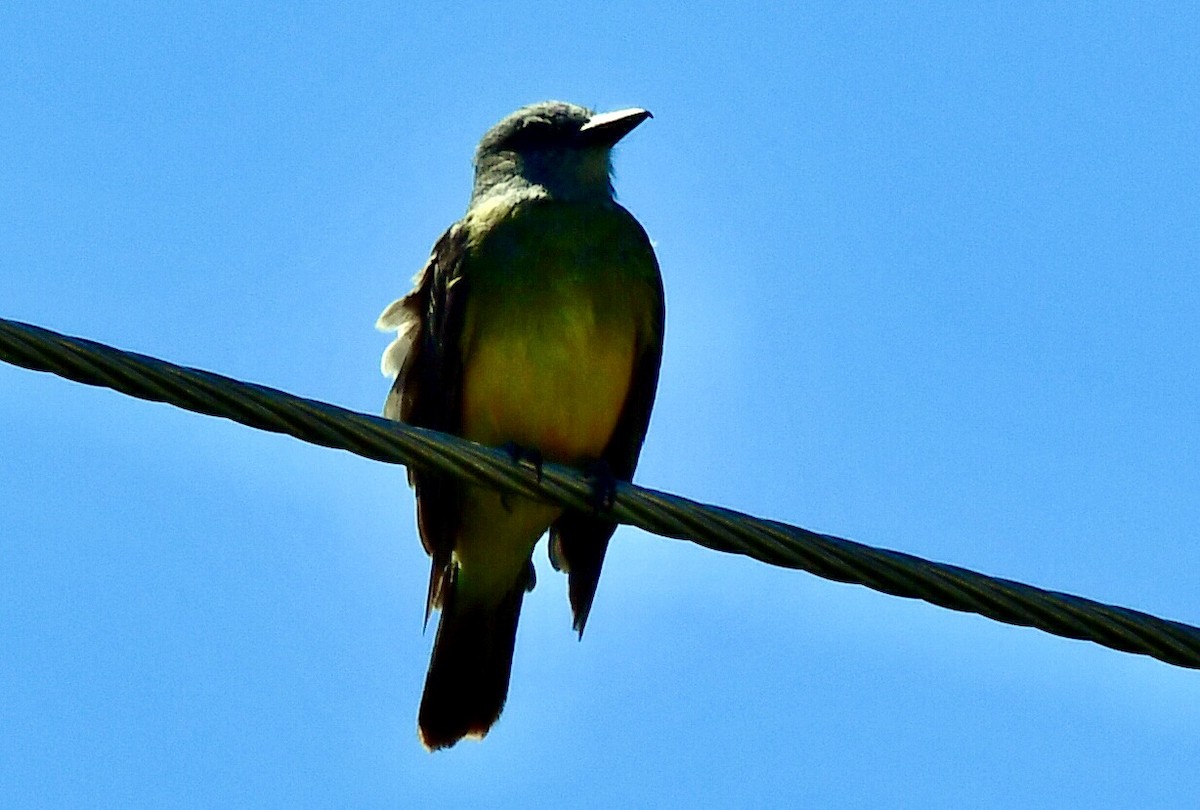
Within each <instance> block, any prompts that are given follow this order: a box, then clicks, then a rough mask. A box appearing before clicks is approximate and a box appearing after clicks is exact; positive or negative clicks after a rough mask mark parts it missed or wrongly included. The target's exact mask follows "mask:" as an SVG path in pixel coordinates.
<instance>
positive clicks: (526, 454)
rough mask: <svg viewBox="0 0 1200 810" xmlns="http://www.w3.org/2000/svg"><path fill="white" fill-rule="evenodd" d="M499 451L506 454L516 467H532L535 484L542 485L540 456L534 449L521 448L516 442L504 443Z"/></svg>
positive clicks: (541, 461)
mask: <svg viewBox="0 0 1200 810" xmlns="http://www.w3.org/2000/svg"><path fill="white" fill-rule="evenodd" d="M500 449H501V450H503V451H504V452H506V453H508V456H509V458H511V459H512V460H513V463H514V464H516V465H518V466H529V467H533V473H534V475H535V476H537V482H538V483H539V484H540V483H542V464H543V459H542V454H541V452H540V451H539V450H538V449H537V448H535V447H522V446H521V445H519V444H517V443H516V442H505V443H504V444H502V445H501V446H500Z"/></svg>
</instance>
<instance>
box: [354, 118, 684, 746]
mask: <svg viewBox="0 0 1200 810" xmlns="http://www.w3.org/2000/svg"><path fill="white" fill-rule="evenodd" d="M649 117H651V116H650V113H649V112H648V111H646V110H643V109H640V108H628V109H621V110H616V111H614V112H607V113H596V112H594V111H592V110H591V109H588V108H586V107H582V106H579V105H576V104H569V103H566V102H561V101H546V102H541V103H537V104H531V105H528V106H525V107H522V108H520V109H518V110H516V111H515V112H513V113H512V114H510V115H508V116H506V117H505V118H504V119H503V120H501V121H500V122H499V123H497V124H496V125H495V126H493V127H492V128H491V129H489V130H488V131H487V132H486V133H485V134H484V136H483V138H482V139H481V140H480V142H479V145H478V147H477V149H476V150H475V156H474V183H473V187H472V191H471V196H470V200H469V203H468V206H467V210H466V213H465V215H464V216H463V217H462V219H460V220H458V221H457V222H455V223H454V224H452V225H451V226H450V227H449V229H448V230H446V232H445V233H444V234H443V235H442V236H441V238H439V239H438V240H437V242H436V243H435V245H434V248H433V251H432V254H431V255H430V257H429V259H428V261H427V262H426V263H425V265H424V267H423V268H422V269H421V270H420V271H419V272H418V273H417V275H416V276H415V277H414V279H413V284H414V286H413V289H412V290H411V292H409V293H408V294H407V295H405V296H404V297H402V298H399V299H397V300H396V301H394V302H392V303H391V304H390V305H389V306H388V307H387V308H386V309H385V310H384V312H383V314H382V315H381V316H380V317H379V320H378V322H377V324H376V325H377V327H378V328H379V329H381V330H383V331H395V332H396V337H395V339H394V340H393V341H392V342H391V344H390V345H389V346H388V347H387V349H386V350H385V351H384V354H383V360H382V369H383V372H384V374H385V375H386V376H389V377H393V378H394V382H393V385H392V388H391V390H390V392H389V394H388V397H387V400H386V402H385V405H384V416H386V417H387V418H389V419H393V420H397V421H400V422H405V423H407V424H411V425H416V426H419V427H424V428H432V429H434V430H440V431H444V432H447V433H451V434H454V435H456V436H461V437H463V438H466V439H469V440H472V441H475V442H479V443H482V444H486V445H492V446H502V447H506V448H508V449H509V451H510V452H512V453H513V458H514V460H515V461H517V462H521V461H533V462H534V463H535V464H536V465H538V469H539V470H540V465H541V463H542V461H543V460H546V461H552V462H557V463H562V464H567V465H572V466H575V467H577V468H581V469H584V470H586V471H589V472H590V474H592V476H593V478H594V479H595V480H597V481H604V480H607V481H608V482H609V484H610V486H611V487H615V482H616V481H630V480H632V478H633V474H634V468H635V467H636V466H637V461H638V456H639V454H640V453H641V448H642V444H643V442H644V440H645V436H646V431H647V427H648V425H649V421H650V411H651V408H652V406H653V404H654V397H655V392H656V390H657V387H658V377H659V368H660V365H661V361H662V349H663V336H664V325H665V302H664V294H663V283H662V276H661V273H660V270H659V265H658V260H657V258H656V256H655V253H654V248H653V246H652V245H651V242H650V239H649V237H648V236H647V235H646V231H645V230H644V229H643V228H642V226H641V224H640V223H639V222H638V221H637V220H636V219H635V218H634V217H633V215H632V214H630V213H629V212H628V211H627V210H626V209H625V208H623V207H622V206H621V205H620V204H618V203H617V202H616V200H615V198H614V191H613V185H612V176H613V172H612V149H613V146H614V145H616V143H617V142H618V141H620V140H621V139H622V138H623V137H625V136H626V135H627V134H629V133H630V132H631V131H632V130H633V129H634V128H635V127H637V126H638V125H639V124H641V123H642V122H643V121H645V120H646V119H647V118H649ZM408 480H409V484H410V485H411V486H412V488H413V490H414V492H415V495H416V513H417V528H418V533H419V535H420V538H421V543H422V545H423V546H424V548H425V551H426V553H427V554H428V555H429V557H430V561H431V571H430V576H429V588H428V591H427V593H426V599H425V620H426V623H428V620H429V616H430V614H431V611H433V610H435V609H436V610H438V611H439V612H440V615H439V619H438V628H437V633H436V636H435V638H434V643H433V652H432V655H431V658H430V663H429V669H428V672H427V674H426V676H425V685H424V690H423V692H422V696H421V702H420V707H419V709H418V717H417V726H418V734H419V737H420V740H421V742H422V744H423V745H424V746H425V747H426V748H427V749H428V750H430V751H435V750H438V749H442V748H447V747H449V746H452V745H454V744H456V743H457V742H458V741H459V740H461V739H463V738H464V737H466V738H472V739H482V738H483V737H484V736H485V735H486V734H487V733H488V731H489V730H490V729H491V728H492V726H493V725H494V724H495V722H496V721H497V719H498V718H499V717H500V713H501V711H502V710H503V708H504V703H505V700H506V698H507V694H508V687H509V680H510V676H511V671H512V660H513V650H514V647H515V644H516V633H517V621H518V618H519V616H520V611H521V604H522V602H523V600H524V597H525V594H526V592H527V591H530V590H532V589H533V585H534V568H533V561H532V557H533V552H534V548H535V546H536V544H537V542H538V541H539V540H540V539H541V537H542V536H543V535H544V534H545V533H546V532H547V531H549V533H550V542H549V553H550V560H551V563H552V564H553V567H554V568H555V569H556V570H559V571H563V572H565V573H566V575H567V591H568V600H569V603H570V607H571V611H572V616H573V621H572V625H573V628H574V630H575V631H576V632H577V633H578V634H579V637H580V638H582V636H583V630H584V627H585V625H586V624H587V620H588V614H589V612H590V611H591V607H592V603H593V599H594V597H595V594H596V586H597V583H598V581H599V578H600V569H601V566H602V565H603V563H604V555H605V551H606V550H607V548H608V543H609V540H610V538H611V537H612V534H613V532H614V530H615V529H616V524H615V522H613V521H612V520H611V519H610V518H607V517H605V515H604V514H603V510H602V504H599V503H598V504H597V505H596V508H594V509H591V510H578V509H564V508H562V507H560V506H555V505H551V504H548V503H543V502H540V501H534V500H531V499H527V498H522V497H518V496H511V495H501V494H500V493H498V492H495V491H492V490H490V489H488V488H486V487H483V486H480V485H477V484H468V483H464V482H462V481H459V480H457V479H455V478H453V477H451V476H448V475H446V474H443V473H438V472H431V471H427V470H418V469H415V468H410V469H409V472H408ZM597 486H598V487H600V488H601V489H602V488H603V484H598V485H597ZM603 500H604V497H603V496H602V497H601V498H600V501H603Z"/></svg>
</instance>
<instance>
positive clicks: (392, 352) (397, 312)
mask: <svg viewBox="0 0 1200 810" xmlns="http://www.w3.org/2000/svg"><path fill="white" fill-rule="evenodd" d="M414 298H415V296H413V295H411V294H409V295H406V296H404V297H403V298H398V299H396V300H395V301H393V302H392V303H390V304H388V306H387V309H385V310H384V311H383V314H382V315H380V316H379V320H377V321H376V322H375V328H376V329H378V330H379V331H381V332H392V331H394V332H396V339H395V340H393V341H392V342H391V343H389V344H388V346H387V348H386V349H384V350H383V357H382V358H381V359H380V362H379V370H380V371H382V372H383V376H385V377H388V378H389V379H393V380H394V379H395V378H396V376H397V375H398V374H399V373H400V369H401V368H403V366H404V361H405V359H407V358H408V354H409V352H410V351H412V347H413V341H414V340H415V339H416V337H417V331H418V329H419V328H420V325H421V313H420V312H419V311H417V309H416V301H415V300H413V299H414Z"/></svg>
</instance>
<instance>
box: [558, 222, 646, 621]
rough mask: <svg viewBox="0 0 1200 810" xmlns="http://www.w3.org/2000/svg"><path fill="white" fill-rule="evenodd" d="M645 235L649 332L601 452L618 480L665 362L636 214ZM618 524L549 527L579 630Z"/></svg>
mask: <svg viewBox="0 0 1200 810" xmlns="http://www.w3.org/2000/svg"><path fill="white" fill-rule="evenodd" d="M630 221H631V222H632V223H633V225H634V227H635V228H637V229H638V232H639V234H640V235H641V237H642V240H643V244H644V248H645V253H646V256H648V260H649V261H650V262H651V265H652V268H653V274H652V275H653V282H652V283H650V284H649V291H651V292H652V294H653V297H654V301H653V305H652V306H653V308H652V312H651V316H650V319H649V328H648V329H647V332H648V333H647V334H645V335H639V336H638V337H639V340H638V346H639V352H638V356H637V359H636V360H635V363H634V368H633V377H632V379H631V381H630V385H629V393H628V394H627V395H626V397H625V405H624V407H623V408H622V409H621V416H620V418H619V419H618V421H617V426H616V429H615V430H614V431H613V435H612V438H611V439H609V442H608V444H607V445H606V446H605V448H604V453H603V454H602V455H601V460H603V461H604V462H605V463H606V464H607V465H608V468H609V470H610V471H611V472H612V475H613V477H615V478H616V479H617V480H619V481H632V480H633V472H634V469H635V468H636V467H637V461H638V455H639V454H640V453H641V450H642V442H643V441H644V440H645V438H646V429H647V427H649V424H650V410H651V408H652V407H653V406H654V395H655V392H656V391H657V389H658V370H659V366H660V365H661V363H662V349H663V332H664V328H665V321H666V305H665V303H664V297H663V287H662V277H661V276H660V275H659V272H658V262H657V261H656V260H655V258H654V251H653V249H652V248H651V246H650V241H649V239H648V238H647V237H646V235H645V232H644V231H642V230H641V226H640V225H638V224H637V222H636V220H634V219H633V218H632V217H630ZM616 528H617V524H615V523H613V522H611V521H608V520H604V519H603V518H598V517H596V516H595V515H594V514H593V513H590V512H579V511H575V510H567V511H566V512H564V513H563V514H562V516H561V517H559V519H558V520H557V521H555V522H554V525H553V526H551V527H550V561H551V562H552V563H553V564H554V567H555V568H557V569H559V570H562V571H566V572H567V590H568V596H569V598H570V601H571V612H572V613H573V614H574V622H573V626H574V628H575V630H576V631H577V632H578V633H579V635H580V636H582V635H583V628H584V626H585V625H586V624H587V619H588V613H589V612H590V611H591V609H592V600H593V599H595V596H596V585H597V584H598V583H599V581H600V569H601V567H602V566H603V565H604V554H605V552H606V551H607V550H608V541H609V539H610V538H611V537H612V535H613V532H614V531H616Z"/></svg>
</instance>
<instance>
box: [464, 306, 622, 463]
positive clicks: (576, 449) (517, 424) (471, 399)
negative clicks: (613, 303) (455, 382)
mask: <svg viewBox="0 0 1200 810" xmlns="http://www.w3.org/2000/svg"><path fill="white" fill-rule="evenodd" d="M581 309H583V310H586V309H587V308H586V307H582V308H581ZM497 320H500V319H497ZM518 320H519V315H518ZM547 320H550V321H552V323H550V324H547V323H545V322H544V321H543V322H540V323H529V322H527V323H520V322H512V323H508V322H503V321H501V322H499V323H497V322H495V321H493V322H492V323H489V324H486V325H485V324H479V327H481V328H479V329H477V330H476V335H475V339H474V340H473V341H472V344H473V345H472V346H471V347H470V351H469V354H468V356H467V357H466V364H465V367H464V369H463V372H464V373H463V435H464V436H466V437H467V438H469V439H472V440H474V441H477V442H482V443H484V444H493V445H494V444H503V443H504V442H515V443H516V444H518V445H520V446H522V447H526V448H533V449H537V450H539V451H540V452H541V453H542V455H543V456H544V457H545V458H546V459H547V460H552V461H561V462H564V463H568V464H571V463H579V462H581V461H584V460H586V459H590V458H593V459H594V458H597V457H599V456H600V454H601V453H602V452H603V451H604V448H605V446H606V445H607V444H608V440H609V439H610V438H611V437H612V433H613V428H614V427H616V424H617V419H618V417H619V416H620V414H621V409H622V407H623V406H624V404H625V397H626V395H627V394H628V393H629V381H630V377H631V375H632V372H633V355H634V340H635V327H634V324H633V319H632V318H630V319H628V321H627V323H626V324H620V323H603V324H598V323H597V322H596V319H595V318H594V317H592V316H591V313H590V311H581V312H574V313H573V312H564V311H562V310H561V309H560V310H559V311H557V312H555V313H554V315H553V317H552V318H549V319H547ZM621 320H624V319H621Z"/></svg>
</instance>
